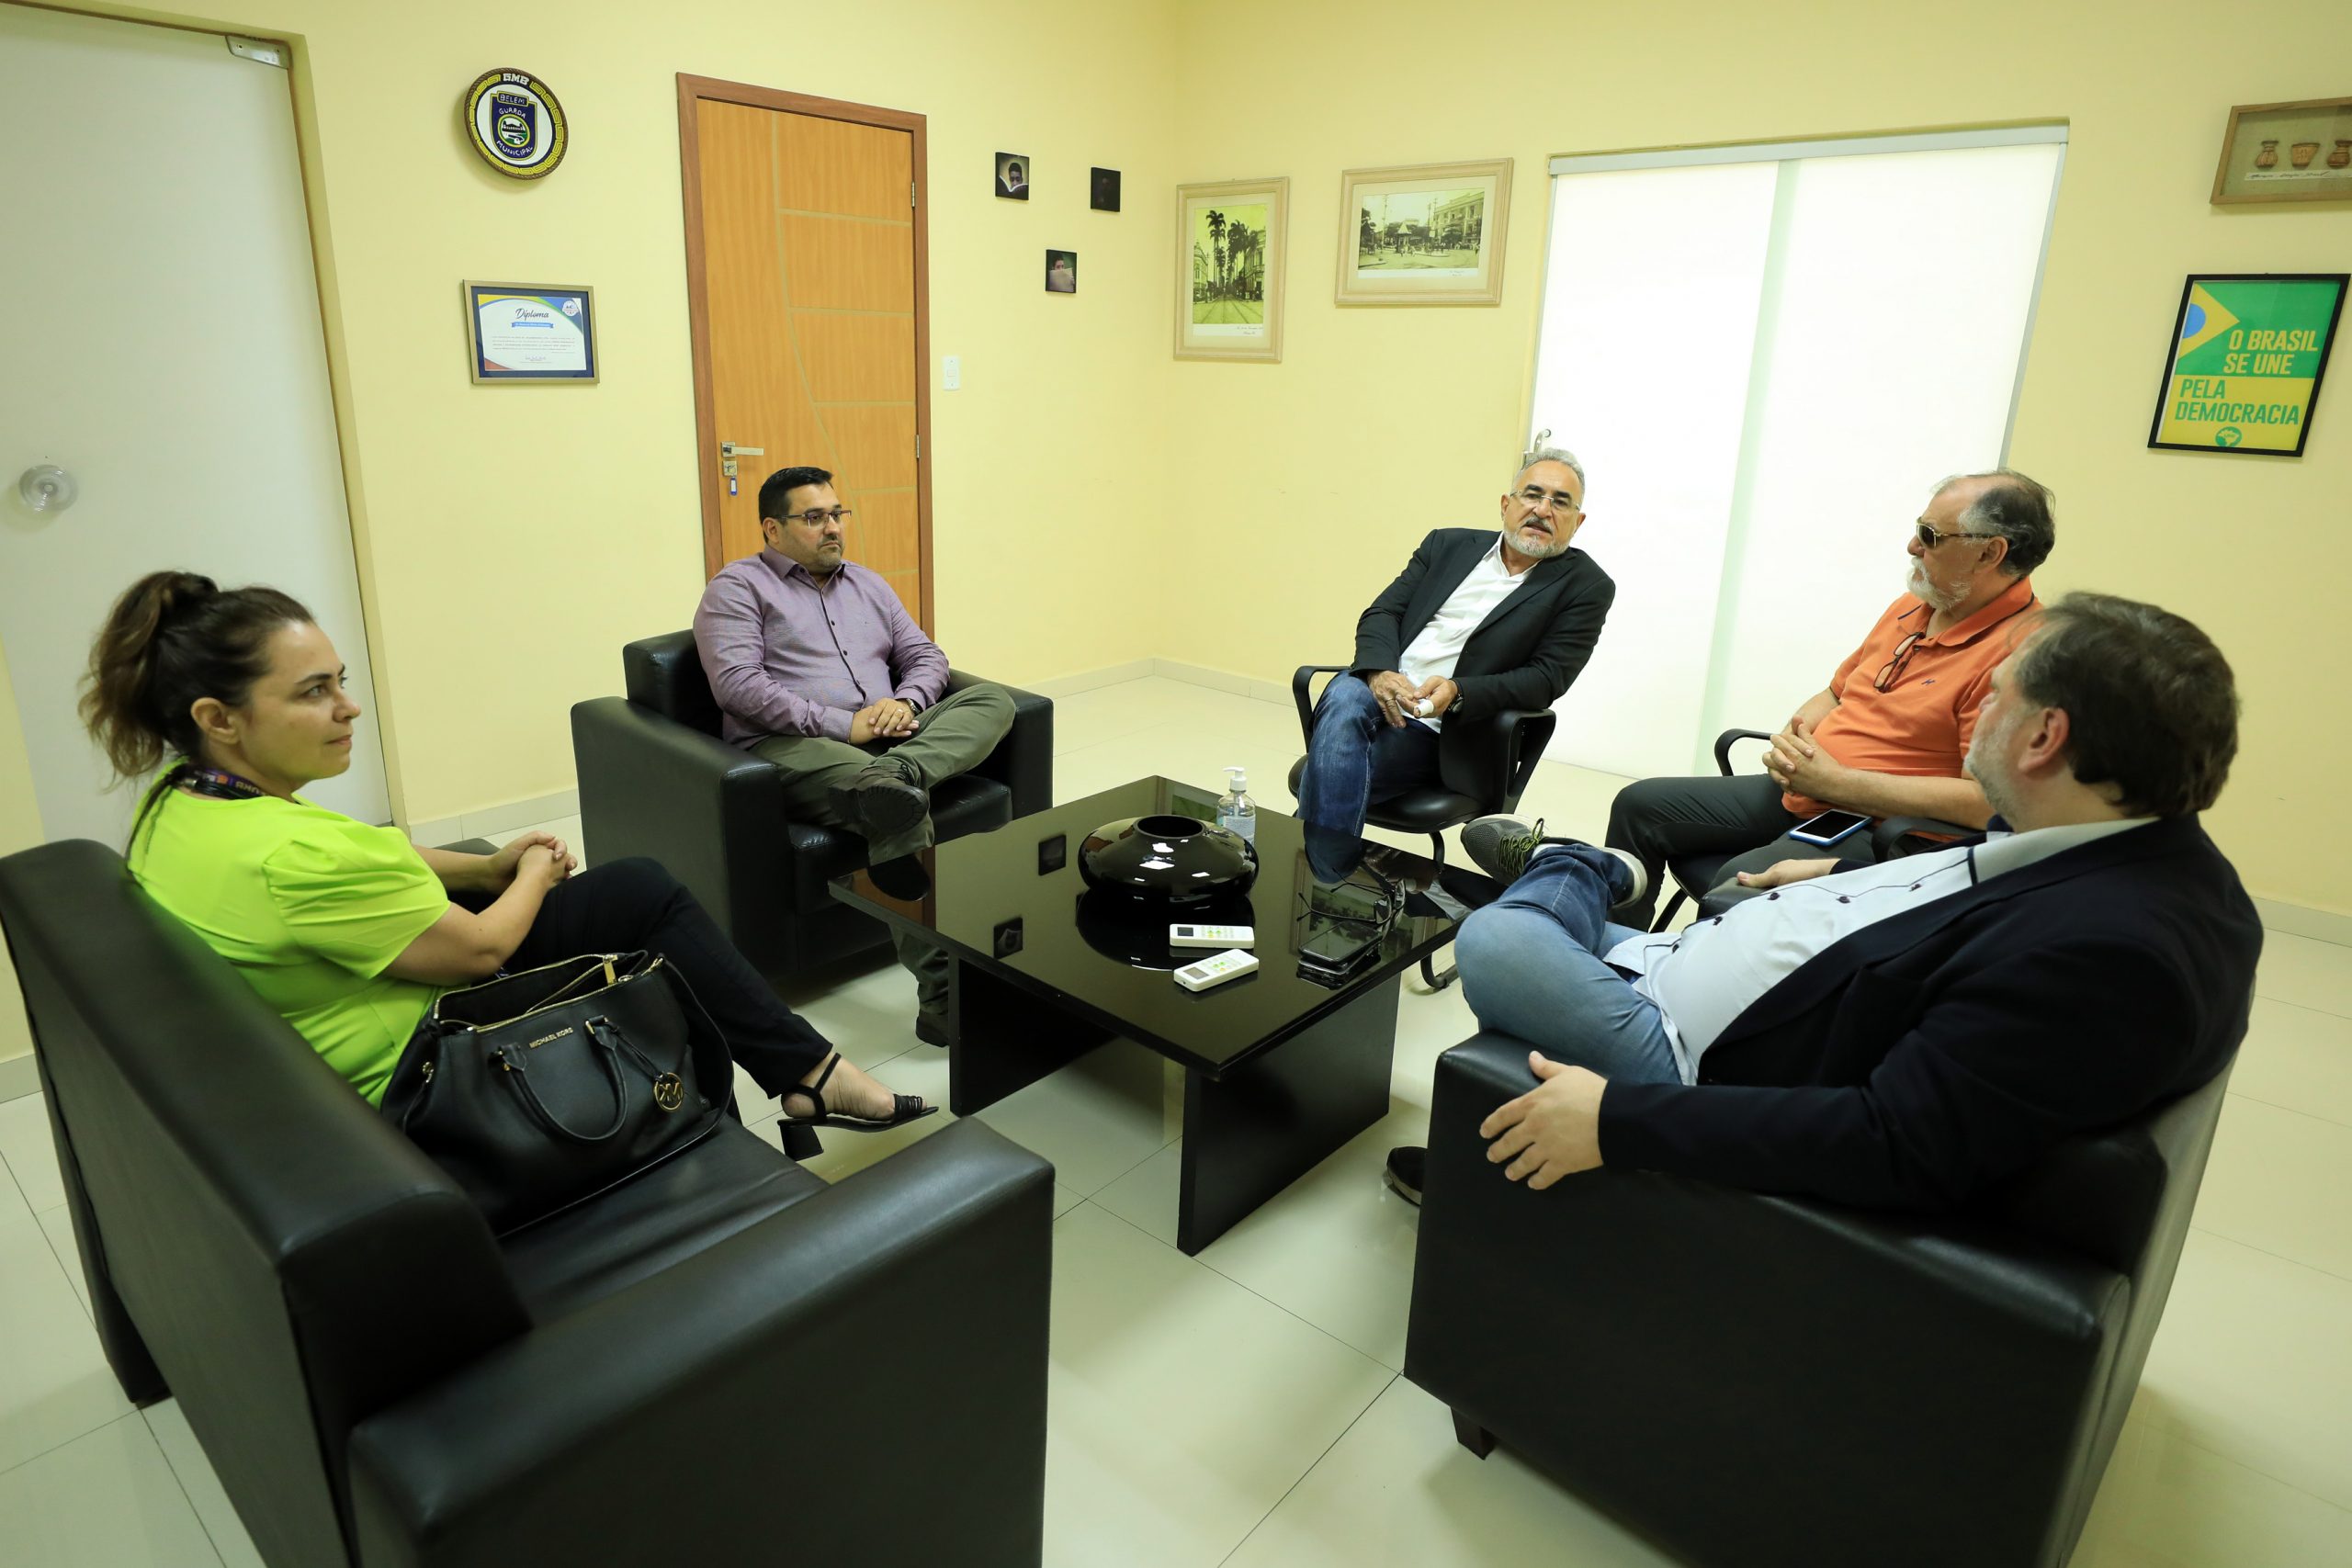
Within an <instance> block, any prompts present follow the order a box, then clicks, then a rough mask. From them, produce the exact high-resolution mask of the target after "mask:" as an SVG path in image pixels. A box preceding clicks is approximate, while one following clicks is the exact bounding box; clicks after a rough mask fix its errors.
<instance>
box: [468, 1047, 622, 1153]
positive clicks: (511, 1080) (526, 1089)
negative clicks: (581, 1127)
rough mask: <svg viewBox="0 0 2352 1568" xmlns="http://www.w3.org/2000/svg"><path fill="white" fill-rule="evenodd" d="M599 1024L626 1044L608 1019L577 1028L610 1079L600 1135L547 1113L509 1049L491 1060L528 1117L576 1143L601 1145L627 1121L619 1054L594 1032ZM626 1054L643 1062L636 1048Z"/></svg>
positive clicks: (501, 1050) (527, 1072) (520, 1063)
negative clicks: (609, 1103)
mask: <svg viewBox="0 0 2352 1568" xmlns="http://www.w3.org/2000/svg"><path fill="white" fill-rule="evenodd" d="M600 1023H601V1024H603V1025H604V1026H605V1028H607V1029H611V1030H612V1031H613V1032H614V1033H615V1034H616V1035H620V1038H621V1043H622V1044H624V1045H628V1037H627V1036H626V1035H621V1033H620V1031H619V1030H617V1029H614V1028H613V1022H612V1020H610V1019H606V1018H592V1019H590V1020H588V1021H586V1022H585V1023H583V1024H582V1025H581V1028H582V1030H583V1031H584V1032H586V1033H587V1036H588V1038H589V1040H590V1041H592V1042H593V1043H594V1044H595V1046H596V1048H597V1050H598V1051H600V1052H602V1053H603V1057H604V1063H605V1077H607V1078H610V1079H611V1080H612V1084H613V1124H612V1125H611V1126H609V1127H607V1128H605V1130H604V1131H603V1132H601V1133H582V1132H578V1131H576V1130H574V1129H572V1128H571V1127H567V1126H565V1125H564V1124H563V1123H562V1122H560V1121H558V1120H557V1119H556V1115H555V1112H553V1111H549V1110H548V1108H547V1106H546V1104H545V1103H544V1102H542V1101H541V1100H540V1099H539V1094H538V1090H537V1089H533V1088H532V1087H531V1079H530V1076H529V1069H527V1068H526V1067H525V1066H523V1064H522V1060H521V1058H520V1057H518V1056H517V1055H515V1053H514V1050H513V1048H512V1047H510V1046H503V1045H502V1046H500V1047H499V1049H498V1053H497V1055H496V1056H495V1057H494V1058H493V1059H494V1060H495V1061H496V1062H497V1063H498V1065H499V1066H502V1067H503V1068H505V1069H506V1081H507V1083H508V1084H509V1085H510V1086H512V1087H513V1089H514V1090H515V1094H516V1095H518V1096H519V1097H521V1099H522V1101H523V1104H524V1106H525V1107H526V1109H527V1110H529V1111H530V1112H531V1114H532V1115H534V1116H536V1117H537V1118H538V1119H539V1121H540V1122H543V1123H544V1124H546V1125H547V1126H548V1128H550V1129H551V1130H553V1131H555V1132H558V1133H560V1134H563V1135H564V1136H565V1137H567V1138H570V1139H571V1141H572V1142H573V1143H576V1144H601V1143H604V1142H605V1140H607V1139H609V1138H611V1137H613V1136H614V1135H615V1134H618V1133H619V1132H620V1130H621V1127H622V1125H623V1124H624V1123H626V1122H628V1080H627V1079H625V1078H623V1077H621V1061H620V1053H619V1052H618V1051H616V1050H615V1049H614V1048H613V1043H612V1042H611V1041H609V1040H606V1039H605V1037H604V1036H603V1035H601V1034H599V1033H597V1032H596V1026H597V1025H598V1024H600ZM628 1051H629V1055H632V1056H635V1057H636V1058H637V1059H638V1061H639V1063H643V1062H644V1060H645V1056H644V1054H643V1053H642V1052H640V1051H639V1050H638V1049H637V1047H636V1046H634V1045H628Z"/></svg>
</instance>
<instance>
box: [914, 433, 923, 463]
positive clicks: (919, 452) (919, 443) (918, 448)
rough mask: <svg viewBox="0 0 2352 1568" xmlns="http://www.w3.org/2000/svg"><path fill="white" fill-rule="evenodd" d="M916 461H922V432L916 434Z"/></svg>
mask: <svg viewBox="0 0 2352 1568" xmlns="http://www.w3.org/2000/svg"><path fill="white" fill-rule="evenodd" d="M915 461H916V462H918V463H920V462H922V431H920V430H918V431H916V432H915Z"/></svg>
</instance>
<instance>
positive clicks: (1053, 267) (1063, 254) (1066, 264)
mask: <svg viewBox="0 0 2352 1568" xmlns="http://www.w3.org/2000/svg"><path fill="white" fill-rule="evenodd" d="M1077 292H1078V253H1077V252H1076V251H1047V252H1046V293H1048V294H1075V293H1077Z"/></svg>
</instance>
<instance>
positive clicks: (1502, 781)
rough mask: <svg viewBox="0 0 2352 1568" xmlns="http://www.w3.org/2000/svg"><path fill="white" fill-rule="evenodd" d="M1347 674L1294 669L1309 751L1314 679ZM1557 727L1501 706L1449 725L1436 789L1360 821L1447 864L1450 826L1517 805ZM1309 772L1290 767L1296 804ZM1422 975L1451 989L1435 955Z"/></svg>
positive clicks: (1552, 718)
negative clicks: (1414, 838)
mask: <svg viewBox="0 0 2352 1568" xmlns="http://www.w3.org/2000/svg"><path fill="white" fill-rule="evenodd" d="M1347 671H1348V666H1346V665H1344V664H1302V665H1300V666H1299V667H1298V669H1297V670H1296V671H1293V673H1292V675H1291V678H1290V696H1291V701H1292V702H1293V703H1294V704H1295V705H1297V708H1298V736H1299V740H1300V742H1301V744H1303V745H1306V746H1307V747H1309V748H1312V747H1313V746H1314V744H1315V694H1314V690H1313V688H1314V683H1315V677H1316V676H1317V675H1344V674H1346V673H1347ZM1559 722H1560V716H1559V715H1557V714H1555V713H1554V712H1553V711H1552V710H1551V709H1550V708H1543V709H1539V710H1537V711H1535V712H1532V713H1530V712H1524V711H1521V710H1520V709H1517V708H1506V709H1504V710H1503V711H1501V712H1499V713H1491V714H1488V715H1487V716H1486V717H1484V718H1469V719H1464V718H1449V719H1447V720H1446V721H1445V725H1444V728H1442V729H1441V730H1439V732H1438V743H1437V765H1438V776H1439V778H1440V780H1441V783H1440V784H1438V786H1437V787H1436V788H1433V789H1416V790H1408V791H1407V792H1406V793H1405V794H1403V795H1397V797H1395V798H1394V799H1391V800H1384V801H1382V802H1381V803H1380V804H1379V805H1377V806H1375V807H1373V808H1372V809H1371V810H1370V811H1368V812H1366V813H1365V814H1364V820H1366V821H1367V822H1369V823H1371V824H1372V825H1373V826H1374V827H1375V828H1386V829H1389V830H1391V831H1392V832H1398V833H1427V834H1428V835H1429V836H1430V843H1431V844H1432V845H1433V846H1435V847H1434V848H1433V849H1432V850H1431V851H1430V853H1431V856H1432V857H1433V858H1434V859H1435V860H1436V861H1437V862H1438V863H1439V864H1441V865H1442V864H1444V863H1445V838H1444V834H1445V830H1446V829H1448V828H1454V827H1459V826H1460V825H1461V824H1463V823H1464V822H1467V821H1469V820H1470V819H1471V818H1474V817H1487V816H1491V815H1493V814H1494V813H1496V812H1498V811H1510V810H1513V809H1515V808H1516V807H1518V805H1519V797H1520V795H1522V794H1523V793H1525V791H1526V789H1527V781H1528V780H1529V779H1530V778H1532V777H1533V776H1534V773H1535V764H1536V762H1537V761H1539V760H1540V759H1541V758H1542V757H1543V755H1544V747H1545V746H1546V745H1548V744H1550V743H1551V739H1552V731H1553V730H1554V729H1555V728H1557V727H1558V725H1559ZM1305 772H1306V758H1304V757H1301V758H1300V759H1299V760H1298V761H1295V762H1294V763H1292V764H1291V769H1290V795H1291V798H1292V799H1293V800H1296V799H1297V798H1298V779H1299V775H1300V774H1301V773H1305ZM1421 977H1422V978H1423V979H1424V980H1426V981H1427V982H1428V983H1429V986H1430V989H1432V990H1442V989H1443V988H1444V987H1447V986H1450V985H1452V984H1453V980H1454V972H1453V969H1451V968H1448V969H1445V970H1443V971H1442V972H1441V971H1440V970H1439V969H1438V967H1437V964H1436V958H1435V955H1434V954H1432V955H1430V956H1429V957H1425V958H1423V959H1422V960H1421Z"/></svg>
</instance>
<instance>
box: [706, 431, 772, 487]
mask: <svg viewBox="0 0 2352 1568" xmlns="http://www.w3.org/2000/svg"><path fill="white" fill-rule="evenodd" d="M767 455H768V449H767V448H766V447H764V446H739V445H737V444H736V443H735V442H732V441H722V442H720V443H719V444H718V471H719V472H720V473H722V474H725V475H726V476H727V493H728V494H729V495H733V494H734V493H735V459H736V458H738V457H766V456H767Z"/></svg>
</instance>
